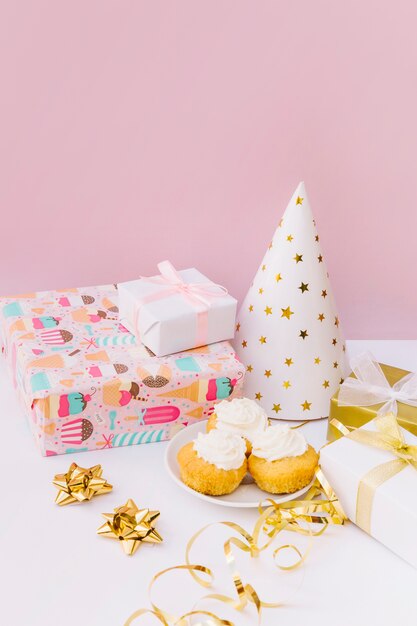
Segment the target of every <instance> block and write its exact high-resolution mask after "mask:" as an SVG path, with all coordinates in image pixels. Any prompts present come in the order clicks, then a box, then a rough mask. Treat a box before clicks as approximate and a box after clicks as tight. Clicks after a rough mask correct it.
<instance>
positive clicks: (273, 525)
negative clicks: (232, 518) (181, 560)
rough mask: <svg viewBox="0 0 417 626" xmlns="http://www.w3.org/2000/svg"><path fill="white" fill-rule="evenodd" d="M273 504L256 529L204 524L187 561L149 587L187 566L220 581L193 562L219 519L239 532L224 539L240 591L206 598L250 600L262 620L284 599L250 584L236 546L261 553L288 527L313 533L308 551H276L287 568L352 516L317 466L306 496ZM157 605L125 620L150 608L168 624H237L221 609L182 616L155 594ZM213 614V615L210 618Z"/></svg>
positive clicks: (231, 602) (199, 578)
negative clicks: (266, 597) (289, 555)
mask: <svg viewBox="0 0 417 626" xmlns="http://www.w3.org/2000/svg"><path fill="white" fill-rule="evenodd" d="M267 502H268V506H267V507H266V508H265V507H263V506H262V504H260V505H259V513H260V515H259V517H258V519H257V521H256V523H255V526H254V529H253V531H252V533H249V532H248V531H246V530H245V529H244V528H243V527H242V526H240V525H239V524H236V523H235V522H229V521H222V522H214V523H212V524H207V525H206V526H203V528H200V530H198V531H197V532H196V533H195V534H194V535H193V536H192V537H191V538H190V539H189V541H188V543H187V546H186V551H185V564H182V565H176V566H173V567H169V568H167V569H164V570H162V571H160V572H158V573H157V574H155V576H153V578H152V579H151V581H150V584H149V587H148V593H149V597H150V598H151V597H152V588H153V586H154V584H155V582H156V581H157V580H158V579H159V578H161V577H162V576H164V575H165V574H167V573H169V572H173V571H180V570H185V571H188V572H189V573H190V575H191V576H192V577H193V578H194V580H195V581H196V582H197V583H198V584H199V585H201V586H202V587H205V588H210V587H211V586H212V584H213V581H214V575H213V573H212V571H211V570H210V569H209V568H208V567H206V566H204V565H198V564H193V563H192V562H191V559H190V552H191V549H192V547H193V546H194V543H195V542H196V540H197V539H198V538H199V537H200V536H201V535H202V534H203V533H204V532H205V531H206V530H207V529H208V528H210V527H211V526H216V525H218V524H220V525H222V526H226V527H227V528H230V529H231V530H232V531H233V532H235V533H236V535H237V536H232V537H229V538H228V539H227V540H226V541H225V543H224V545H223V550H224V555H225V559H226V563H227V565H228V567H229V569H230V572H231V577H232V580H233V585H234V588H235V591H236V597H231V596H227V595H224V594H221V593H212V594H208V595H205V596H203V597H202V598H200V600H199V601H202V600H208V599H210V600H216V601H219V602H222V603H224V604H226V605H228V606H231V607H232V608H233V609H235V610H236V611H242V610H243V609H244V608H245V607H246V606H247V605H248V604H253V605H255V608H256V611H257V616H258V624H260V622H261V611H262V608H276V607H279V606H282V604H283V602H282V601H275V602H265V601H263V600H261V598H260V596H259V594H258V592H257V591H256V590H255V589H254V588H253V587H252V585H249V584H245V583H244V582H243V580H242V577H241V575H240V573H239V571H238V569H237V567H236V561H235V556H234V553H233V548H237V549H239V550H241V551H243V552H246V553H248V554H249V555H250V556H251V557H253V558H256V557H257V556H259V554H260V552H263V551H264V550H267V549H268V548H269V547H270V546H271V544H272V542H273V541H274V539H275V538H276V536H277V535H278V534H279V533H280V532H281V531H283V530H288V531H291V532H295V533H298V534H301V535H307V536H308V537H309V538H310V542H309V546H308V548H307V550H306V552H305V553H304V554H302V553H301V551H300V550H299V549H298V548H297V547H296V546H295V545H294V544H284V545H281V546H279V547H277V548H275V550H274V551H273V553H272V557H273V559H274V562H275V565H276V567H277V568H279V569H281V570H293V569H295V568H297V567H299V566H300V565H302V564H303V563H304V561H305V559H306V557H307V554H308V553H309V551H310V549H311V539H312V537H315V536H318V535H321V534H322V533H323V532H324V531H325V529H326V527H327V525H328V524H343V523H344V521H345V520H346V519H347V518H346V516H345V514H344V512H343V510H342V508H341V506H340V503H339V501H338V499H337V497H336V495H335V493H334V491H333V490H332V488H331V487H330V485H329V483H328V482H327V480H326V479H325V477H324V476H323V474H322V471H321V469H320V467H318V468H317V469H316V476H315V481H314V483H313V484H312V486H311V487H310V488H309V490H308V491H307V493H306V494H305V495H304V497H303V499H302V500H290V501H287V502H280V503H277V502H275V501H274V500H272V499H270V500H268V501H267ZM311 524H321V525H322V527H321V528H320V529H318V530H313V529H312V528H311V526H310V525H311ZM262 535H264V536H265V537H266V539H265V541H264V543H263V544H261V536H262ZM284 550H290V551H292V552H294V553H295V555H296V557H297V558H296V560H295V562H294V563H292V564H291V565H282V564H279V563H278V562H277V557H278V555H280V554H281V553H282V552H283V551H284ZM150 604H151V607H152V609H144V608H143V609H139V610H137V611H135V612H134V613H133V614H132V615H131V616H130V617H129V618H128V620H127V621H126V622H125V624H124V626H131V624H133V622H134V621H135V620H136V619H137V618H140V617H141V616H143V615H145V614H148V615H149V614H152V615H153V616H154V617H156V618H157V619H158V620H159V622H160V623H161V624H163V626H169V624H173V625H174V626H186V624H188V623H189V622H188V618H189V617H191V616H198V615H200V616H204V617H205V619H204V622H201V621H198V622H195V623H194V626H234V622H231V621H229V620H225V619H222V618H220V617H219V616H218V615H216V614H215V613H211V612H210V611H200V610H196V609H195V610H191V611H189V612H187V613H184V614H183V615H181V616H180V617H176V616H174V615H172V614H170V613H168V612H167V611H165V610H163V609H162V608H161V607H159V606H157V605H156V604H155V603H154V602H153V601H152V599H150ZM207 618H209V619H207Z"/></svg>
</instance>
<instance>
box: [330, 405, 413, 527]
mask: <svg viewBox="0 0 417 626" xmlns="http://www.w3.org/2000/svg"><path fill="white" fill-rule="evenodd" d="M330 423H331V425H332V426H334V427H335V428H336V429H337V430H339V432H340V433H341V434H342V435H344V436H345V437H347V438H348V439H352V440H353V441H356V442H357V443H362V444H364V445H366V446H372V447H373V448H379V449H380V450H387V451H388V452H391V453H392V454H393V455H394V457H395V458H394V459H392V460H391V461H387V462H386V463H382V464H381V465H377V466H376V467H374V468H372V469H371V470H370V471H369V472H368V473H367V474H365V476H364V477H363V478H362V479H361V480H360V482H359V487H358V493H357V496H356V524H357V525H358V526H359V527H360V528H362V529H363V530H365V531H366V532H367V533H370V532H371V516H372V505H373V500H374V496H375V493H376V490H377V489H378V487H379V486H380V485H382V484H383V483H384V482H385V481H387V480H389V479H390V478H392V477H393V476H395V474H398V472H400V471H402V470H403V469H404V468H405V467H407V465H410V466H411V467H413V468H414V469H415V470H417V446H416V445H410V444H408V443H407V442H406V441H405V439H404V435H403V431H402V430H401V427H400V425H399V424H398V421H397V418H396V416H395V415H394V414H393V413H388V414H387V415H382V416H380V417H377V418H375V419H374V420H373V423H374V424H375V426H376V428H377V430H376V431H371V430H365V429H363V428H361V429H354V428H350V429H349V428H347V427H346V426H344V425H343V424H341V423H340V422H339V420H336V419H332V420H331V421H330Z"/></svg>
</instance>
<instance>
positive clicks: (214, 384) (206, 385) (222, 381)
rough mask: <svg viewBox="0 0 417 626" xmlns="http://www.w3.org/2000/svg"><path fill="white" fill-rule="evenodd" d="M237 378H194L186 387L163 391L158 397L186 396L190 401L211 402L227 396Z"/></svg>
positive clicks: (230, 392)
mask: <svg viewBox="0 0 417 626" xmlns="http://www.w3.org/2000/svg"><path fill="white" fill-rule="evenodd" d="M238 380H239V378H232V379H231V378H228V377H227V376H222V377H220V378H209V379H200V380H196V381H194V382H193V383H191V385H188V386H187V387H179V388H178V389H173V390H171V391H166V392H165V393H160V394H159V396H160V397H162V396H163V397H165V398H186V399H187V400H191V401H192V402H205V401H208V402H213V401H215V400H224V399H225V398H228V397H229V396H230V395H231V394H232V393H233V390H234V388H235V385H236V383H237V382H238Z"/></svg>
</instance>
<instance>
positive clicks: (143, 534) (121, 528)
mask: <svg viewBox="0 0 417 626" xmlns="http://www.w3.org/2000/svg"><path fill="white" fill-rule="evenodd" d="M102 515H103V517H104V518H105V519H106V520H107V521H106V522H104V524H102V525H101V526H100V528H99V529H98V530H97V534H98V535H101V536H102V537H108V538H109V539H117V540H118V541H119V542H121V544H122V548H123V550H124V551H125V554H127V555H128V556H131V555H132V554H134V553H135V552H136V550H137V549H138V548H139V546H140V545H141V543H142V542H148V543H161V542H162V537H161V535H160V534H159V533H158V531H157V530H155V528H154V525H153V522H154V521H155V520H156V518H157V517H159V511H150V510H149V509H139V508H138V507H137V506H136V504H135V503H134V501H133V500H131V499H129V500H128V501H127V502H126V504H124V505H123V506H119V507H117V508H115V509H114V513H102Z"/></svg>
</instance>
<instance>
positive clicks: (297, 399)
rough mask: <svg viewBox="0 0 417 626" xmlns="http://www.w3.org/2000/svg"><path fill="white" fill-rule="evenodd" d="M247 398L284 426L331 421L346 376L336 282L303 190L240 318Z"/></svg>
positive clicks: (296, 196)
mask: <svg viewBox="0 0 417 626" xmlns="http://www.w3.org/2000/svg"><path fill="white" fill-rule="evenodd" d="M235 348H236V352H237V354H238V356H239V358H240V359H241V361H242V362H243V363H244V364H245V365H246V370H247V371H246V376H245V387H244V393H245V395H246V396H247V397H249V398H252V399H254V400H258V401H259V403H260V404H261V405H262V406H263V407H264V408H265V410H266V411H267V413H268V415H270V416H271V417H274V418H277V419H284V420H310V419H318V418H321V417H325V416H328V414H329V402H330V398H331V396H332V395H333V393H334V392H335V391H336V390H337V388H338V386H339V384H340V383H341V382H342V379H343V377H344V375H345V372H346V365H345V344H344V341H343V338H342V335H341V331H340V326H339V318H338V316H337V313H336V309H335V305H334V300H333V296H332V292H331V289H330V281H329V277H328V274H327V271H326V267H325V264H324V260H323V255H322V253H321V250H320V243H319V236H318V234H317V231H316V225H315V221H314V219H313V216H312V213H311V210H310V204H309V201H308V197H307V194H306V190H305V186H304V183H300V184H299V185H298V187H297V189H296V191H295V193H294V195H293V197H292V198H291V200H290V203H289V204H288V206H287V209H286V211H285V213H284V216H283V218H282V219H281V221H280V222H279V225H278V228H277V230H276V231H275V234H274V237H273V239H272V242H271V243H270V245H269V247H268V250H267V251H266V254H265V256H264V259H263V261H262V263H261V266H260V268H259V270H258V272H257V274H256V276H255V278H254V281H253V283H252V285H251V287H250V288H249V291H248V293H247V295H246V297H245V299H244V301H243V304H242V307H241V309H240V311H239V314H238V319H237V325H236V336H235Z"/></svg>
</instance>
